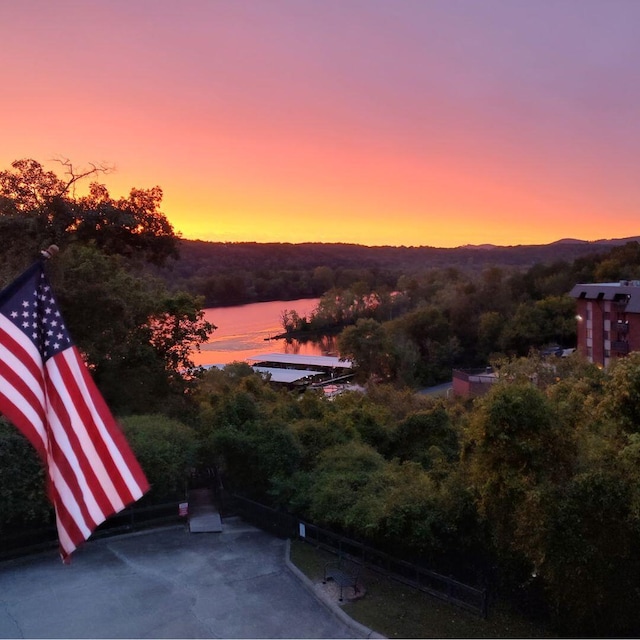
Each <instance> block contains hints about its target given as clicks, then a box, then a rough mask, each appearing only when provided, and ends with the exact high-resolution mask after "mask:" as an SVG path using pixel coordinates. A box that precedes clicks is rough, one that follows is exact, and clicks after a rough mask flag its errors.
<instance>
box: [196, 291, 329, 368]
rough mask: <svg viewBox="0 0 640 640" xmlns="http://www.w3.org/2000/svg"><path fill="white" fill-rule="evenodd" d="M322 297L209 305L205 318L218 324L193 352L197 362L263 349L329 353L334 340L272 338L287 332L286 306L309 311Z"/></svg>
mask: <svg viewBox="0 0 640 640" xmlns="http://www.w3.org/2000/svg"><path fill="white" fill-rule="evenodd" d="M317 304H318V299H317V298H313V299H303V300H287V301H276V302H257V303H254V304H245V305H241V306H237V307H216V308H214V309H205V311H204V313H205V318H206V319H207V320H208V321H209V322H211V323H213V324H214V325H216V327H218V328H217V329H216V330H215V331H214V332H213V334H212V335H211V338H210V339H209V342H208V343H206V344H204V345H202V347H201V348H200V352H199V353H194V354H193V361H194V363H195V364H196V365H207V364H228V363H229V362H234V361H236V360H240V361H243V360H246V359H247V358H252V357H255V356H257V355H259V354H261V353H299V354H304V355H318V356H321V355H328V353H330V352H332V351H333V349H334V348H335V345H334V341H333V340H327V339H323V340H322V341H319V342H305V343H300V342H298V341H297V340H291V341H290V342H288V341H286V340H269V338H271V337H272V336H275V335H277V334H279V333H282V332H283V328H282V323H281V320H280V319H281V316H282V313H283V311H285V310H289V311H291V310H294V309H295V310H296V311H297V312H298V314H299V315H301V316H304V315H308V314H309V313H310V312H311V311H312V310H313V309H315V307H316V306H317Z"/></svg>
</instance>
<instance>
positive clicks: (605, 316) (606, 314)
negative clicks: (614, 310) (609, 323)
mask: <svg viewBox="0 0 640 640" xmlns="http://www.w3.org/2000/svg"><path fill="white" fill-rule="evenodd" d="M604 319H605V320H611V313H610V312H609V311H605V312H604Z"/></svg>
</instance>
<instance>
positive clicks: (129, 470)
mask: <svg viewBox="0 0 640 640" xmlns="http://www.w3.org/2000/svg"><path fill="white" fill-rule="evenodd" d="M0 412H1V413H3V414H4V415H5V416H6V417H7V418H8V419H9V420H10V421H11V422H13V424H14V425H15V426H16V427H18V429H20V431H22V433H23V434H24V435H25V436H26V437H27V438H28V439H29V441H30V442H31V444H32V445H33V446H34V447H35V448H36V450H37V451H38V453H39V455H40V457H41V458H42V460H43V461H44V464H45V465H46V469H47V473H48V480H49V482H48V490H49V497H50V498H51V501H52V502H53V506H54V508H55V514H56V522H57V528H58V540H59V543H60V551H61V554H62V557H63V559H65V560H66V559H67V558H68V557H69V555H70V554H71V553H72V552H73V551H74V549H76V548H77V547H78V545H79V544H81V543H82V542H83V541H85V540H86V539H87V538H89V537H90V536H91V534H92V532H93V531H94V530H95V529H96V527H97V526H98V525H100V524H101V523H102V522H104V521H105V520H106V519H107V518H108V517H109V516H111V515H113V514H115V513H118V512H119V511H121V510H122V509H124V508H125V507H126V506H127V505H129V504H130V503H132V502H134V501H136V500H138V499H139V498H141V497H142V496H143V495H144V493H145V492H146V491H147V490H148V489H149V484H148V482H147V479H146V478H145V476H144V473H143V471H142V469H141V468H140V465H139V464H138V461H137V460H136V458H135V456H134V455H133V452H132V451H131V449H130V448H129V445H128V443H127V441H126V439H125V437H124V435H123V434H122V432H121V430H120V428H119V426H118V425H117V423H116V421H115V419H114V418H113V416H112V415H111V412H110V411H109V409H108V407H107V405H106V403H105V402H104V400H103V398H102V396H101V395H100V392H99V391H98V389H97V387H96V385H95V383H94V382H93V379H92V378H91V375H90V373H89V371H88V370H87V367H86V365H85V363H84V361H83V359H82V356H81V354H80V352H79V350H78V348H77V347H76V346H75V345H74V344H73V342H72V340H71V337H70V336H69V333H68V331H67V328H66V326H65V323H64V320H63V319H62V316H61V314H60V311H59V309H58V305H57V303H56V300H55V297H54V295H53V292H52V290H51V286H50V284H49V282H48V280H47V277H46V275H45V272H44V264H43V261H42V260H40V261H38V262H36V263H35V264H34V265H33V266H31V267H30V268H29V269H27V271H25V272H24V273H23V274H22V275H21V276H19V277H18V278H17V279H16V280H15V281H14V282H12V283H11V284H10V285H9V286H8V287H7V288H6V289H4V290H3V291H1V292H0Z"/></svg>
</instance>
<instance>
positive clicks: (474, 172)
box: [0, 0, 640, 247]
mask: <svg viewBox="0 0 640 640" xmlns="http://www.w3.org/2000/svg"><path fill="white" fill-rule="evenodd" d="M639 28H640V1H638V0H180V1H178V0H172V1H168V0H101V1H97V0H75V1H67V0H57V1H55V2H52V1H51V0H21V1H20V2H3V3H2V4H1V5H0V55H1V56H2V60H1V64H0V82H1V87H2V94H1V98H0V130H1V134H2V135H1V138H0V169H7V168H9V166H10V163H11V162H12V161H13V160H16V159H20V158H34V159H36V160H38V161H39V162H41V163H43V164H44V165H45V166H46V167H47V168H51V169H55V170H56V171H59V167H57V166H56V165H55V164H51V162H50V161H51V160H52V159H53V158H60V157H64V158H68V159H70V160H71V161H72V163H73V164H74V166H76V167H78V168H82V167H86V166H87V165H88V163H92V162H94V163H100V162H104V163H107V164H110V165H113V166H115V168H116V170H115V171H114V172H113V173H111V174H110V175H107V176H103V177H102V178H101V181H102V182H104V183H105V184H107V185H108V187H109V189H110V191H111V194H112V195H113V196H114V197H115V196H123V195H127V194H128V192H129V190H130V188H131V187H139V188H147V187H153V186H155V185H159V186H160V187H162V189H163V191H164V201H163V207H162V209H163V212H164V213H165V214H166V215H167V217H168V218H169V220H170V221H171V222H172V223H173V225H174V227H175V229H176V230H177V231H179V232H181V233H182V235H183V236H184V237H186V238H194V239H196V238H197V239H202V240H214V241H257V242H272V241H280V242H307V241H314V242H355V243H359V244H366V245H430V246H438V247H453V246H459V245H464V244H468V243H470V244H480V243H494V244H502V245H513V244H537V243H546V242H552V241H554V240H558V239H560V238H563V237H574V238H581V239H584V240H595V239H600V238H612V237H626V236H635V235H640V37H639V35H638V33H639Z"/></svg>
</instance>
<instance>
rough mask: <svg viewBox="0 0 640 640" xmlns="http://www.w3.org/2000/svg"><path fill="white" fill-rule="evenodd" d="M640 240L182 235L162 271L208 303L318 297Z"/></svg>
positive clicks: (523, 265)
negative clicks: (415, 241) (423, 242)
mask: <svg viewBox="0 0 640 640" xmlns="http://www.w3.org/2000/svg"><path fill="white" fill-rule="evenodd" d="M634 240H638V238H627V239H619V240H601V241H598V242H581V241H578V240H568V239H567V240H563V241H558V242H555V243H552V244H549V245H536V246H527V245H524V246H513V247H475V248H474V247H460V248H456V249H439V248H434V247H366V246H361V245H353V244H317V243H307V244H285V243H271V244H268V243H267V244H258V243H251V242H238V243H221V242H202V241H193V240H184V239H181V240H179V242H178V247H179V251H180V260H179V261H175V262H174V261H170V262H169V263H168V264H167V265H166V266H165V268H162V269H155V273H156V275H158V276H159V277H161V278H162V279H163V280H164V281H165V282H166V284H167V286H168V287H169V288H170V289H183V290H186V291H190V292H191V293H193V294H196V295H201V296H204V300H205V305H206V306H208V307H214V306H227V305H233V304H245V303H248V302H265V301H268V300H293V299H296V298H315V297H319V296H320V295H322V294H323V293H324V292H326V291H328V290H329V289H331V288H333V287H336V288H340V289H342V288H348V287H350V286H352V285H353V284H354V283H356V282H366V283H367V285H368V286H369V287H370V288H372V289H379V288H384V287H390V288H395V286H396V282H397V280H398V278H399V277H400V276H401V275H405V276H414V275H417V274H421V273H424V272H425V271H427V270H433V269H450V268H452V269H455V270H456V271H458V272H460V273H464V274H472V273H478V272H480V271H482V270H484V269H486V268H489V267H499V268H503V269H507V270H510V269H518V270H524V269H528V268H531V267H533V266H534V265H537V264H550V263H553V262H556V261H558V260H564V261H567V262H571V261H573V260H575V259H577V258H580V257H585V256H592V255H598V254H603V253H606V252H608V251H609V250H611V249H612V248H613V247H615V246H619V245H621V244H626V242H628V241H634Z"/></svg>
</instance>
